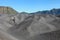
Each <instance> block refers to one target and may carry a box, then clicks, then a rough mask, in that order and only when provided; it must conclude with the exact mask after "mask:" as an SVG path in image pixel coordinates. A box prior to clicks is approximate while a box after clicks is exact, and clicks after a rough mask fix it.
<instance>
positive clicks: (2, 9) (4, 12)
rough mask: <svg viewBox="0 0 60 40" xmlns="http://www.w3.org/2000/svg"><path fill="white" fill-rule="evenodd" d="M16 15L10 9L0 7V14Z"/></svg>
mask: <svg viewBox="0 0 60 40" xmlns="http://www.w3.org/2000/svg"><path fill="white" fill-rule="evenodd" d="M16 13H18V12H17V11H16V10H14V9H13V8H11V7H5V6H0V14H16Z"/></svg>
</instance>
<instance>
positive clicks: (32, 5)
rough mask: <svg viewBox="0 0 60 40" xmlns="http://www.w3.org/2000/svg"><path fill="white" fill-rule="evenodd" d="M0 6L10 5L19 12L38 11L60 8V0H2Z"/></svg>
mask: <svg viewBox="0 0 60 40" xmlns="http://www.w3.org/2000/svg"><path fill="white" fill-rule="evenodd" d="M0 6H10V7H12V8H14V9H15V10H17V11H18V12H22V11H24V12H36V11H41V10H50V9H52V8H60V0H0Z"/></svg>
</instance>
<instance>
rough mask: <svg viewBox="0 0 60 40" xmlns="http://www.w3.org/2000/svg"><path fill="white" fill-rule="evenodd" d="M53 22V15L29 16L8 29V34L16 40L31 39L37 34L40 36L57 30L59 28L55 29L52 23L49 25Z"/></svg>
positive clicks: (54, 17)
mask: <svg viewBox="0 0 60 40" xmlns="http://www.w3.org/2000/svg"><path fill="white" fill-rule="evenodd" d="M23 15H26V14H23ZM21 17H22V16H21ZM54 20H56V16H54V15H45V16H44V15H39V14H29V15H28V16H27V17H26V18H25V19H23V21H21V22H20V23H19V24H17V25H14V26H13V27H11V28H10V29H9V33H10V34H11V35H13V36H14V37H16V38H18V39H20V38H23V39H25V40H27V39H29V38H30V37H32V38H33V37H34V36H36V35H39V34H40V35H41V34H45V33H49V32H52V31H57V30H59V27H57V28H56V26H55V25H53V24H52V23H51V24H50V22H52V21H54ZM53 23H54V22H53ZM42 36H43V35H42ZM38 37H39V36H38Z"/></svg>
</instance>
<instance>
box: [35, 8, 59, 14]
mask: <svg viewBox="0 0 60 40" xmlns="http://www.w3.org/2000/svg"><path fill="white" fill-rule="evenodd" d="M34 13H35V14H52V15H60V9H51V10H45V11H38V12H34Z"/></svg>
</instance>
